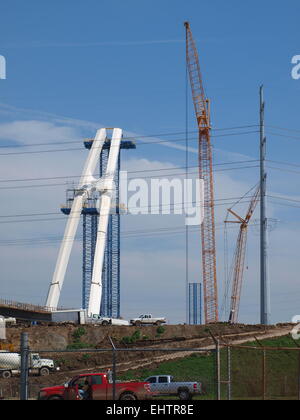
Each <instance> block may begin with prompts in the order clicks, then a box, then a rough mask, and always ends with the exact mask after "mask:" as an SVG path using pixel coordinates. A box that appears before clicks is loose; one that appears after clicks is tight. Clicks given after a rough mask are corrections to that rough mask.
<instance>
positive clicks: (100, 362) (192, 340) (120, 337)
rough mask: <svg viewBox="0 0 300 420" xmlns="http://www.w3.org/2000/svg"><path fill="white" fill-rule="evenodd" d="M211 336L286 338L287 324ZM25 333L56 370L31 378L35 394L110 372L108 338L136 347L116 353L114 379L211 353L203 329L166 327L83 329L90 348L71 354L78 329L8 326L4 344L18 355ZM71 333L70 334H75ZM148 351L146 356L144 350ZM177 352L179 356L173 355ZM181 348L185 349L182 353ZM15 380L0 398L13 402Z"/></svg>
mask: <svg viewBox="0 0 300 420" xmlns="http://www.w3.org/2000/svg"><path fill="white" fill-rule="evenodd" d="M209 329H210V331H211V332H212V333H213V334H214V335H215V336H216V337H219V338H222V339H223V340H224V341H226V342H234V343H236V344H238V343H245V342H247V341H250V340H254V337H257V338H258V339H259V338H261V339H262V338H267V337H268V338H269V337H276V336H282V335H287V334H288V333H289V331H291V329H292V326H291V325H290V324H281V325H277V326H268V327H265V326H261V325H236V326H229V325H226V324H217V325H210V326H209ZM24 331H25V332H28V334H29V344H30V348H31V350H33V351H39V352H40V355H41V357H43V358H51V359H53V360H55V363H56V364H57V365H58V366H60V368H61V371H60V372H59V373H55V374H51V375H50V376H49V377H30V390H31V392H32V395H33V396H34V395H36V394H37V392H38V390H39V389H40V388H41V387H43V386H49V385H57V384H62V383H64V382H66V381H67V380H68V379H70V378H71V377H72V376H74V375H76V374H80V373H84V372H93V371H104V370H107V369H108V368H112V352H111V348H112V347H111V343H110V340H109V337H111V338H112V339H113V341H114V344H115V346H116V347H117V348H119V349H124V348H128V349H130V348H136V349H139V350H138V351H134V352H133V351H120V352H118V354H117V372H118V374H120V373H123V372H126V371H127V370H131V369H140V368H146V367H150V366H151V367H153V366H158V365H159V364H160V363H161V362H163V361H166V360H176V359H182V358H184V357H187V356H189V355H190V354H192V353H193V349H200V348H202V349H203V348H204V349H208V350H209V349H212V348H214V345H213V340H212V338H211V336H210V334H209V331H208V329H207V327H205V326H188V325H176V326H172V325H167V326H165V327H164V328H163V330H160V334H158V328H157V327H141V328H135V327H102V326H91V325H89V326H84V327H83V332H84V334H83V335H82V336H81V340H82V342H84V343H86V344H87V345H88V346H89V347H90V349H89V351H86V350H84V349H82V350H79V351H78V352H75V353H70V352H66V351H65V350H66V348H67V346H68V345H71V344H72V343H74V335H75V336H76V331H78V326H74V325H61V326H58V325H49V326H46V325H44V326H34V327H30V328H25V327H20V326H16V327H12V328H9V329H8V331H7V341H6V344H8V343H9V344H12V345H13V346H14V347H15V350H16V351H17V350H18V349H19V341H20V334H21V332H24ZM137 331H138V332H139V334H138V336H139V339H137V340H135V341H134V342H133V343H131V344H124V337H132V335H134V333H135V332H137ZM74 333H75V334H74ZM149 348H150V349H153V351H145V350H144V349H149ZM92 349H107V350H108V351H103V352H93V351H92ZM161 349H166V351H161ZM175 349H177V350H178V352H174V350H175ZM181 349H185V350H181ZM18 390H19V379H18V378H11V379H9V380H4V379H0V397H1V393H2V395H6V396H13V397H17V395H18Z"/></svg>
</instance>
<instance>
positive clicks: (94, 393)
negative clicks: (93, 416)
mask: <svg viewBox="0 0 300 420" xmlns="http://www.w3.org/2000/svg"><path fill="white" fill-rule="evenodd" d="M115 386H116V394H115V399H116V400H121V401H123V400H132V401H134V400H149V399H151V398H152V392H151V391H150V384H149V383H147V382H116V384H115ZM83 391H84V392H85V394H83ZM38 399H39V400H48V401H53V400H82V399H86V400H112V399H113V379H112V374H111V372H107V373H89V374H82V375H77V376H75V377H73V378H72V379H71V380H70V381H69V382H67V383H66V384H64V385H61V386H54V387H49V388H43V389H41V390H40V392H39V394H38Z"/></svg>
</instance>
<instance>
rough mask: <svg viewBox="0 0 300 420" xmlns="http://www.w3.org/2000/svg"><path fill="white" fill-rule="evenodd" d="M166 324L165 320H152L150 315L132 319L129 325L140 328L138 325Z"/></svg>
mask: <svg viewBox="0 0 300 420" xmlns="http://www.w3.org/2000/svg"><path fill="white" fill-rule="evenodd" d="M166 322H167V320H166V318H162V317H159V318H154V317H153V316H152V315H150V314H146V315H140V316H139V317H138V318H133V319H131V320H130V323H131V325H135V326H137V327H138V326H140V325H162V324H165V323H166Z"/></svg>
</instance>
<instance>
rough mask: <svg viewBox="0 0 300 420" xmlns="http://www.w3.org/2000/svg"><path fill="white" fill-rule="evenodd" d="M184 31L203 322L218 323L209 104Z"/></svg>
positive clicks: (194, 50)
mask: <svg viewBox="0 0 300 420" xmlns="http://www.w3.org/2000/svg"><path fill="white" fill-rule="evenodd" d="M184 25H185V28H186V61H187V68H188V73H189V78H190V83H191V88H192V96H193V102H194V107H195V112H196V118H197V123H198V128H199V177H200V178H201V179H203V180H204V221H203V223H202V225H201V237H202V271H203V291H204V293H203V294H204V315H205V323H206V324H210V323H214V322H218V320H219V310H218V284H217V268H216V240H215V214H214V181H213V162H212V160H213V159H212V145H211V124H210V104H209V100H208V99H207V98H206V96H205V91H204V86H203V82H202V76H201V70H200V64H199V58H198V52H197V47H196V43H195V41H194V39H193V35H192V32H191V28H190V24H189V22H185V24H184Z"/></svg>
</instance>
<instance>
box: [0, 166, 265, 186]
mask: <svg viewBox="0 0 300 420" xmlns="http://www.w3.org/2000/svg"><path fill="white" fill-rule="evenodd" d="M258 167H259V165H252V166H241V167H238V168H227V169H217V170H215V172H227V171H237V170H244V169H253V168H258ZM146 172H147V171H146ZM189 174H190V175H195V174H198V172H189ZM175 175H178V176H183V175H184V173H182V172H180V173H178V172H177V173H174V174H169V175H166V174H165V176H169V177H171V176H175ZM154 178H161V176H160V175H156V176H145V177H140V178H139V179H154ZM133 179H135V178H133V177H132V178H128V181H131V180H133ZM68 185H70V184H69V183H67V182H64V183H59V184H38V185H23V186H15V185H13V186H8V187H0V190H15V189H28V188H47V187H60V186H68Z"/></svg>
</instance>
